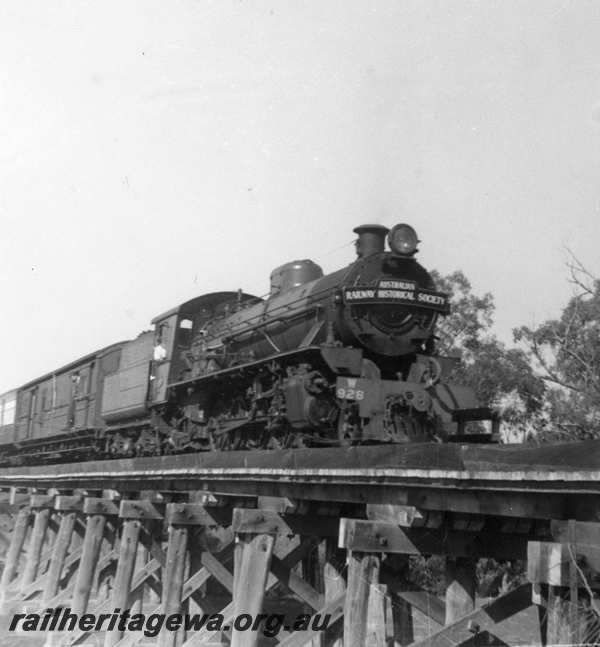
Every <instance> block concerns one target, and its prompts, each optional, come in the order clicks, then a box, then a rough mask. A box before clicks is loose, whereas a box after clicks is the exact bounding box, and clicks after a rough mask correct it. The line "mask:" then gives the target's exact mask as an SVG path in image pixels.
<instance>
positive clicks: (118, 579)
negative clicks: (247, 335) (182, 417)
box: [0, 441, 600, 647]
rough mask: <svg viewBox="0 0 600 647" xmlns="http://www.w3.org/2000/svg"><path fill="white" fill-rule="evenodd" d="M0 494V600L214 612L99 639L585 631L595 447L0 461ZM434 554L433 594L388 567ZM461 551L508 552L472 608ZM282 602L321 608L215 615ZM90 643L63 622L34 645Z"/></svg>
mask: <svg viewBox="0 0 600 647" xmlns="http://www.w3.org/2000/svg"><path fill="white" fill-rule="evenodd" d="M0 490H1V492H2V494H1V495H0V509H1V511H2V512H3V513H4V514H5V515H7V517H6V518H7V519H9V520H10V525H11V530H10V533H9V534H8V536H7V545H6V552H5V558H4V562H5V563H4V570H3V572H2V579H1V582H0V589H1V594H2V599H3V604H4V608H5V610H6V609H11V610H12V611H11V613H12V612H13V611H14V610H15V609H21V610H22V609H26V610H33V609H36V610H38V611H40V612H41V611H42V610H44V609H46V608H52V609H55V608H58V607H70V608H71V610H72V612H73V613H77V614H83V613H86V612H87V613H97V614H98V613H110V612H112V611H113V610H114V609H131V610H132V612H133V610H134V609H137V610H140V609H144V611H145V612H147V613H151V612H152V611H153V610H154V608H156V610H158V611H160V612H161V613H165V614H172V613H195V612H196V613H202V612H206V613H220V614H222V615H223V617H224V619H225V622H226V624H227V626H229V629H225V628H221V630H215V631H212V630H210V629H209V628H208V627H207V626H205V627H204V628H203V629H201V630H198V631H188V632H187V634H186V633H185V631H184V630H183V629H179V630H178V631H170V630H168V629H166V628H165V629H163V630H162V631H161V632H160V633H159V634H158V636H157V637H156V638H153V639H150V638H148V637H146V636H144V634H143V633H142V632H129V633H124V632H122V631H119V629H118V628H116V629H113V630H112V631H108V632H106V634H105V635H103V636H102V639H103V640H104V643H105V645H106V647H116V646H118V647H133V646H134V645H135V644H136V643H140V642H142V643H148V642H156V643H157V644H158V645H159V647H180V646H184V647H200V645H229V644H231V645H233V646H234V647H242V646H243V647H248V646H254V645H263V644H264V645H267V644H268V645H274V644H278V645H280V647H292V646H293V647H300V646H301V645H312V646H313V647H316V646H317V645H318V646H320V647H329V646H330V645H331V646H335V647H341V646H342V645H343V646H344V647H363V646H365V645H368V646H373V647H378V646H386V647H387V646H390V645H402V646H404V645H409V644H414V645H418V646H419V647H421V646H422V647H425V646H431V647H438V646H439V647H448V646H450V645H452V646H457V645H473V646H474V645H505V644H520V645H525V644H533V643H536V642H537V643H538V644H548V645H549V644H577V643H587V644H592V643H594V642H597V641H598V640H600V636H599V634H598V629H597V628H598V626H599V625H600V617H599V616H598V613H599V612H600V611H599V610H600V603H599V601H598V600H596V597H595V591H596V590H597V589H598V588H600V576H599V574H600V442H596V441H589V442H581V443H569V444H565V445H554V446H538V447H534V446H519V445H507V446H478V445H452V444H440V445H432V444H428V445H404V446H399V445H396V446H389V445H388V446H370V447H354V448H345V449H322V450H311V449H303V450H290V451H272V452H224V453H214V454H212V453H211V454H188V455H183V456H169V457H161V458H143V459H126V460H116V461H103V462H92V463H80V464H64V465H55V466H37V467H18V468H10V469H4V470H2V471H1V472H0ZM438 554H439V555H444V556H446V576H447V588H446V594H445V599H442V598H441V597H436V596H434V595H432V594H430V593H428V592H426V591H424V590H420V589H418V588H417V587H416V586H415V585H413V584H410V583H409V582H408V580H407V577H406V573H407V563H408V558H409V556H410V555H438ZM480 557H493V558H496V559H502V560H503V559H509V560H526V562H527V581H526V582H524V583H523V584H521V585H520V586H518V587H517V588H514V589H513V590H510V591H508V592H506V593H504V594H501V595H499V596H498V597H496V598H495V599H491V600H489V601H487V603H485V604H484V605H483V606H481V604H479V603H478V601H477V600H476V594H475V583H476V577H475V568H476V563H477V559H478V558H480ZM282 610H285V611H288V612H289V611H291V610H299V611H298V612H299V613H311V614H317V613H319V614H321V617H323V616H324V615H327V614H329V615H330V616H331V620H330V624H329V628H328V629H327V631H319V630H318V628H316V629H315V628H313V627H309V628H308V629H306V630H303V631H291V630H286V629H285V628H283V629H282V631H280V632H279V633H278V635H277V636H275V637H271V638H268V639H267V638H265V637H264V635H263V634H262V633H261V632H260V631H241V630H239V629H237V628H235V627H233V626H232V625H231V622H232V619H233V618H235V617H236V616H239V615H240V614H251V615H252V616H253V617H254V616H257V615H258V614H260V613H271V612H282ZM5 612H7V611H5ZM525 617H527V619H528V620H527V622H528V623H529V624H528V628H525V627H524V624H527V623H525V622H524V620H523V621H522V620H520V618H525ZM532 618H533V625H532ZM521 625H523V633H522V634H520V635H519V627H520V626H521ZM532 626H533V628H534V635H532ZM424 627H427V630H425V629H424ZM508 635H510V636H512V637H511V638H510V639H509V638H507V636H508ZM97 638H98V636H92V635H91V634H90V632H86V631H69V632H63V633H61V634H52V635H49V638H48V640H52V641H53V643H54V644H63V645H69V646H70V645H77V644H84V643H86V642H89V641H90V640H92V639H94V640H95V644H98V643H97ZM507 641H508V642H507Z"/></svg>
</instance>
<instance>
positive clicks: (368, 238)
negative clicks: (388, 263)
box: [353, 225, 389, 258]
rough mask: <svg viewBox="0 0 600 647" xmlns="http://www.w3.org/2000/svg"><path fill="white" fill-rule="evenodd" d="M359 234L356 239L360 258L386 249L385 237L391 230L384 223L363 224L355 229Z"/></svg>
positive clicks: (357, 253)
mask: <svg viewBox="0 0 600 647" xmlns="http://www.w3.org/2000/svg"><path fill="white" fill-rule="evenodd" d="M353 231H354V233H355V234H358V238H357V240H356V243H355V245H356V255H357V256H358V257H359V258H365V257H366V256H371V254H378V253H379V252H383V251H384V249H385V237H386V235H387V233H388V232H389V229H388V228H387V227H384V226H383V225H361V226H360V227H356V228H355V229H354V230H353Z"/></svg>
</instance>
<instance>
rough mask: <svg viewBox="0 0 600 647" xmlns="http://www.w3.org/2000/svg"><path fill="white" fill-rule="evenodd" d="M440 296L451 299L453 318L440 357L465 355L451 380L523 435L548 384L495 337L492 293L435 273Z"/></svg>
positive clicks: (458, 276) (460, 277) (442, 333)
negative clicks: (477, 291) (497, 411)
mask: <svg viewBox="0 0 600 647" xmlns="http://www.w3.org/2000/svg"><path fill="white" fill-rule="evenodd" d="M434 280H435V282H436V286H437V288H438V289H439V290H441V291H443V292H446V293H447V294H449V295H450V304H451V313H450V314H449V315H448V316H447V317H445V318H444V319H442V320H441V321H440V323H439V325H438V329H437V336H438V342H437V350H438V352H439V353H440V354H441V355H448V356H456V355H460V361H459V362H457V365H456V368H455V369H454V371H453V372H452V374H451V375H450V376H448V379H449V380H451V381H454V382H457V383H460V384H464V385H466V386H470V387H471V388H472V389H474V391H475V393H476V394H477V397H478V398H479V399H480V401H481V402H482V403H483V404H488V405H491V406H494V407H496V408H499V409H501V413H502V417H503V418H504V419H505V420H507V421H509V422H511V423H512V424H513V425H517V426H519V427H520V428H522V429H523V430H525V428H526V426H527V421H528V420H529V419H530V418H531V416H533V415H534V414H535V413H536V412H538V411H539V410H540V409H541V407H542V404H543V401H544V391H545V387H544V382H543V381H542V380H541V379H540V377H539V376H537V375H536V374H535V373H534V371H533V369H532V367H531V363H530V361H529V358H528V356H527V353H526V352H525V351H523V350H521V349H518V348H506V346H505V345H504V344H503V343H502V342H500V341H499V340H498V339H497V338H496V337H494V336H493V335H492V334H491V332H490V328H491V326H492V323H493V313H494V308H495V306H494V299H493V297H492V295H491V294H490V293H486V294H484V295H483V296H478V295H476V294H473V291H472V287H471V283H470V282H469V280H468V279H467V277H466V276H465V275H464V274H463V272H460V271H456V272H453V273H452V274H449V275H447V276H441V275H440V274H439V273H436V272H434Z"/></svg>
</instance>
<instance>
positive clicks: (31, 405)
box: [14, 343, 123, 441]
mask: <svg viewBox="0 0 600 647" xmlns="http://www.w3.org/2000/svg"><path fill="white" fill-rule="evenodd" d="M122 346H123V343H118V344H113V345H111V346H108V347H106V348H103V349H101V350H99V351H96V352H94V353H90V354H89V355H86V356H85V357H82V358H80V359H78V360H76V361H74V362H71V363H70V364H67V365H66V366H63V367H62V368H60V369H58V370H56V371H54V372H52V373H48V374H46V375H44V376H42V377H39V378H37V379H36V380H33V381H31V382H29V383H27V384H25V385H24V386H22V387H21V388H20V389H19V390H18V392H17V394H18V395H17V410H16V419H15V434H14V440H16V441H23V440H27V439H34V438H42V437H47V436H53V435H54V434H62V433H65V432H73V431H77V430H84V429H92V428H98V427H99V426H101V425H102V420H101V418H100V408H101V399H102V385H103V382H104V378H105V376H106V375H107V374H109V373H113V372H114V371H116V370H117V368H118V365H119V358H120V355H121V348H122Z"/></svg>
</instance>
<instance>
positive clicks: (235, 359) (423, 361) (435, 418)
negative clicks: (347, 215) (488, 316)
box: [0, 224, 498, 465]
mask: <svg viewBox="0 0 600 647" xmlns="http://www.w3.org/2000/svg"><path fill="white" fill-rule="evenodd" d="M354 232H355V233H356V234H357V235H358V238H357V240H356V253H357V258H356V259H355V261H354V262H352V263H351V264H350V265H349V266H348V267H345V268H343V269H340V270H337V271H335V272H332V273H331V274H328V275H325V276H324V275H323V272H322V270H321V268H320V267H319V266H318V265H316V264H315V263H313V262H312V261H310V260H301V261H293V262H291V263H286V264H285V265H282V266H281V267H278V268H277V269H275V270H274V271H273V272H272V274H271V289H270V293H269V295H268V296H267V297H266V298H259V297H255V296H252V295H250V294H246V293H244V292H242V291H237V292H213V293H210V294H205V295H202V296H199V297H197V298H195V299H192V300H190V301H187V302H186V303H182V304H181V305H179V306H177V307H175V308H173V309H172V310H169V311H168V312H165V313H164V314H162V315H159V316H158V317H156V318H155V319H154V320H153V321H152V324H153V326H154V327H153V330H152V331H148V332H143V333H141V334H140V335H139V336H138V337H137V339H134V340H132V341H126V342H119V343H117V344H113V345H111V346H109V347H107V348H103V349H101V350H98V351H96V352H94V353H91V354H89V355H87V356H85V357H83V358H81V359H79V360H77V361H75V362H73V363H71V364H69V365H67V366H65V367H63V368H61V369H58V370H57V371H54V372H52V373H50V374H48V375H45V376H43V377H41V378H38V379H37V380H33V381H32V382H29V383H28V384H25V385H24V386H22V387H21V388H19V389H17V390H16V391H13V392H10V393H9V394H6V395H5V396H2V397H0V402H1V403H2V412H3V416H2V418H1V419H0V423H1V424H0V465H18V464H34V463H36V462H37V463H52V462H67V461H73V460H88V459H99V458H116V457H123V456H151V455H160V454H165V453H177V452H196V451H214V450H222V451H223V450H249V449H283V448H299V447H318V446H341V445H353V444H366V443H403V442H426V441H432V440H437V441H443V440H454V441H457V440H461V441H465V440H473V441H480V440H484V439H487V440H489V439H491V437H492V435H490V434H483V435H482V434H472V433H465V431H466V429H467V427H466V425H467V423H468V422H469V421H478V420H485V419H489V420H492V421H493V425H492V427H493V428H494V427H496V428H497V424H498V421H497V420H495V419H494V416H493V414H492V412H491V411H490V410H489V409H488V408H486V407H481V406H480V405H479V403H478V402H477V400H476V398H475V395H474V393H473V392H472V391H471V390H470V389H469V388H466V387H463V386H459V385H456V384H450V383H448V382H447V381H446V376H447V374H448V372H449V369H450V367H451V364H452V360H449V359H447V358H442V357H439V356H436V355H435V352H434V346H435V326H436V321H437V319H438V317H440V316H444V315H446V314H448V312H449V302H448V296H447V295H445V294H443V293H441V292H438V291H436V289H435V286H434V284H433V281H432V278H431V276H430V274H429V273H428V272H427V270H426V269H425V268H424V267H422V266H421V265H420V264H419V263H418V262H417V261H416V260H415V257H414V256H415V254H416V252H417V245H418V243H419V240H418V238H417V234H416V232H415V231H414V229H413V228H412V227H410V226H409V225H406V224H399V225H396V226H395V227H393V228H392V229H391V230H388V229H387V228H386V227H383V226H381V225H362V226H360V227H357V228H356V229H354ZM386 237H387V242H388V246H389V250H388V251H386V249H385V243H386ZM5 410H6V411H7V412H8V413H7V414H6V415H4V412H5Z"/></svg>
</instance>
